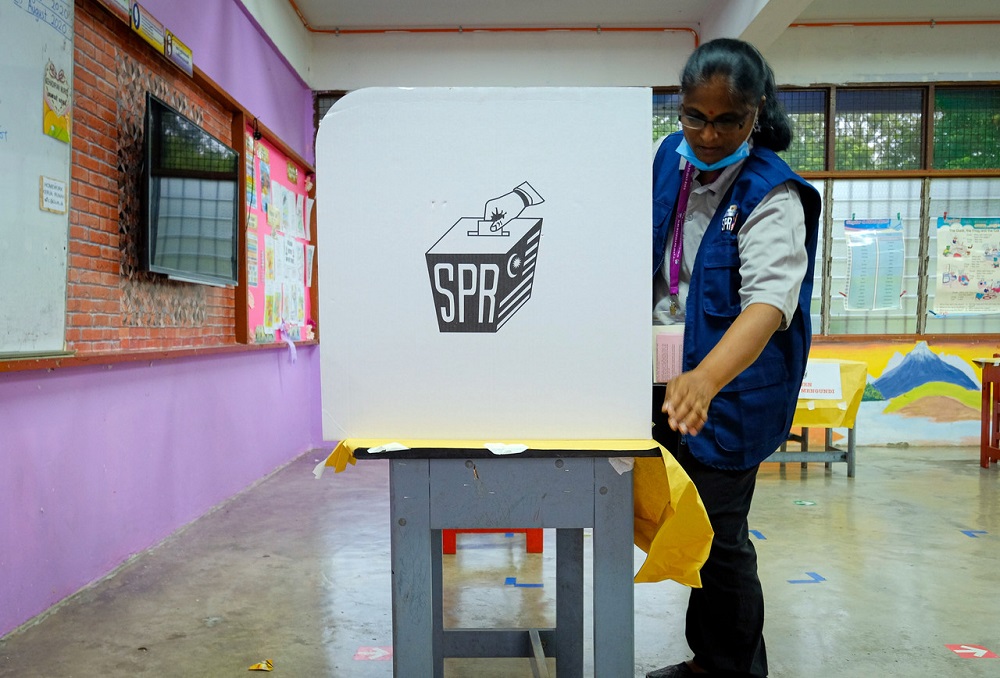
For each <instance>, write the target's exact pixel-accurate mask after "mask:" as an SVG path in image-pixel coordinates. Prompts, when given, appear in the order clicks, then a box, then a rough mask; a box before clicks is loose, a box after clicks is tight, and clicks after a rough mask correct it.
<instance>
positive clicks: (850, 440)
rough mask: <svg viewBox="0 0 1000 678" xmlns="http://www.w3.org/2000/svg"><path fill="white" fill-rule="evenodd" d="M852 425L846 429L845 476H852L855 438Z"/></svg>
mask: <svg viewBox="0 0 1000 678" xmlns="http://www.w3.org/2000/svg"><path fill="white" fill-rule="evenodd" d="M855 436H856V434H855V432H854V427H853V426H852V427H851V428H849V429H847V477H848V478H853V477H854V443H855V440H856V437H855Z"/></svg>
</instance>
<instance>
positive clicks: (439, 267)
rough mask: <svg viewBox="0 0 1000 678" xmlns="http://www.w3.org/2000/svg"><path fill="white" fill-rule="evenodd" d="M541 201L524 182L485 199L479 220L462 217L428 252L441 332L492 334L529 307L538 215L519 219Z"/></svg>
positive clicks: (539, 229) (538, 232)
mask: <svg viewBox="0 0 1000 678" xmlns="http://www.w3.org/2000/svg"><path fill="white" fill-rule="evenodd" d="M543 202H545V200H544V199H543V198H542V197H541V195H539V194H538V192H537V191H535V189H534V188H533V187H532V186H531V184H529V183H528V182H527V181H525V182H524V183H522V184H520V185H518V186H517V187H515V188H514V189H513V190H512V191H510V192H509V193H505V194H504V195H501V196H500V197H498V198H493V199H491V200H488V201H486V205H485V207H484V209H483V218H482V219H479V218H478V217H462V218H460V219H459V220H458V221H456V222H455V223H454V224H452V226H451V228H449V229H448V230H447V231H446V232H445V234H444V235H443V236H441V238H439V239H438V241H437V242H436V243H434V245H433V246H432V247H431V248H430V249H429V250H428V251H427V253H426V255H425V257H426V259H427V272H428V274H429V275H430V282H431V292H432V293H433V295H434V307H435V309H436V312H437V321H438V330H439V331H441V332H496V331H497V330H499V329H500V328H501V327H503V326H504V324H506V322H507V321H508V320H510V319H511V317H512V316H513V315H514V314H515V313H517V311H518V310H519V309H520V308H521V307H522V306H524V305H525V304H526V303H528V300H529V299H530V298H531V288H532V284H533V282H534V277H535V263H536V261H537V259H538V245H539V243H540V241H541V236H542V219H541V218H540V217H522V216H521V214H522V213H523V212H524V211H525V210H526V209H527V208H529V207H533V206H535V205H540V204H541V203H543Z"/></svg>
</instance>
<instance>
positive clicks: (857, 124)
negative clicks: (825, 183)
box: [833, 88, 924, 171]
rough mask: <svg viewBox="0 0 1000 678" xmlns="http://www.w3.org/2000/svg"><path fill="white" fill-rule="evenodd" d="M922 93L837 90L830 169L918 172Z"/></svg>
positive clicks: (903, 90) (912, 90)
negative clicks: (832, 159)
mask: <svg viewBox="0 0 1000 678" xmlns="http://www.w3.org/2000/svg"><path fill="white" fill-rule="evenodd" d="M923 97H924V90H922V89H917V88H913V89H908V88H893V89H876V88H870V89H838V90H837V99H836V107H835V110H836V113H835V116H834V130H833V133H834V160H835V162H834V169H838V170H883V171H886V170H908V169H920V168H921V166H922V155H923V134H922V127H921V123H922V120H923Z"/></svg>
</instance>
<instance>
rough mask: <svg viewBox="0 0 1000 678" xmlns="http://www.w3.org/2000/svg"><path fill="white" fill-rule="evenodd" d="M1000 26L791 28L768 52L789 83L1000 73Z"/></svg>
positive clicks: (929, 79)
mask: <svg viewBox="0 0 1000 678" xmlns="http://www.w3.org/2000/svg"><path fill="white" fill-rule="evenodd" d="M998 44H1000V26H936V27H934V28H931V27H929V26H928V27H925V26H894V27H870V28H869V27H858V28H848V27H834V28H789V29H788V30H786V31H785V32H784V33H783V34H782V35H781V37H780V38H778V40H777V41H775V43H774V44H773V45H771V46H770V47H769V48H768V49H767V50H766V51H765V56H766V57H767V59H768V60H769V61H770V63H771V66H772V67H773V68H774V70H775V73H776V74H777V77H778V81H779V83H780V84H784V85H809V84H818V83H831V84H838V83H866V82H949V81H970V80H994V81H995V80H997V79H998V78H1000V49H997V45H998Z"/></svg>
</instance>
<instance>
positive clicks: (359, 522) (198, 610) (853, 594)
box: [0, 448, 1000, 678]
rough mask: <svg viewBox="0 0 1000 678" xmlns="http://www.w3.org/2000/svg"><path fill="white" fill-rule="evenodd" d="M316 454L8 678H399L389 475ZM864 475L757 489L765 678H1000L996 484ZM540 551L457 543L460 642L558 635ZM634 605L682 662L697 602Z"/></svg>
mask: <svg viewBox="0 0 1000 678" xmlns="http://www.w3.org/2000/svg"><path fill="white" fill-rule="evenodd" d="M320 456H321V455H319V454H318V453H309V454H306V455H304V456H302V457H300V458H299V459H297V460H296V461H294V462H293V463H291V464H289V465H288V466H286V467H285V468H283V469H281V470H280V471H278V472H277V473H275V474H274V475H272V476H271V477H269V478H267V479H266V480H264V481H263V482H261V483H259V484H258V485H257V486H255V487H253V488H252V489H250V490H248V491H247V492H245V493H243V494H242V495H240V496H238V497H236V498H235V499H233V500H232V501H230V502H228V503H227V504H225V505H223V506H222V507H220V508H219V509H217V510H216V511H214V512H213V513H211V514H210V515H208V516H206V517H204V518H202V519H201V520H199V521H197V522H196V523H194V524H193V525H191V526H189V527H188V528H186V529H184V530H183V531H181V532H180V533H178V534H176V535H174V536H173V537H171V538H170V539H168V540H167V541H166V542H165V543H163V544H162V545H160V546H158V547H157V548H155V549H153V550H151V551H150V552H147V553H144V554H142V555H140V556H139V557H137V558H135V559H134V560H133V561H131V562H130V563H129V564H127V565H126V566H124V567H123V568H121V569H120V570H119V571H118V572H116V573H115V574H114V575H113V576H111V577H109V578H107V579H106V580H104V581H102V582H100V583H98V584H96V585H94V586H92V587H91V588H89V589H87V590H85V591H83V592H81V593H79V594H77V595H76V596H74V597H73V598H71V599H70V600H68V601H66V602H65V603H63V604H62V605H60V606H58V607H57V608H55V609H54V610H53V611H50V613H48V614H46V615H43V617H42V618H41V619H40V620H38V621H37V623H35V624H32V625H29V626H27V627H26V628H22V629H21V630H19V631H16V632H14V633H12V634H10V635H8V636H7V637H5V638H3V639H0V676H3V677H6V676H11V677H14V676H16V677H17V678H69V677H81V678H90V677H94V676H108V677H113V676H121V677H123V678H124V677H131V676H139V675H149V676H164V677H173V676H185V677H187V676H199V677H201V676H207V677H209V678H216V677H222V676H244V675H264V674H257V673H250V674H248V673H247V669H248V668H249V667H250V666H251V665H252V664H254V663H256V662H261V661H263V660H264V659H265V658H267V659H271V660H272V661H273V663H274V671H273V673H272V674H271V675H274V676H288V677H295V678H303V677H308V678H313V677H317V678H318V677H324V676H348V677H354V676H357V677H362V678H363V677H367V676H383V677H384V676H391V675H392V662H391V660H390V658H389V652H391V644H392V623H391V610H390V579H389V532H388V525H387V522H388V505H387V496H388V467H387V464H386V462H382V461H373V462H359V463H358V465H357V466H355V467H350V468H349V469H348V470H347V471H346V472H345V473H342V474H339V475H334V474H333V473H332V470H331V472H330V473H328V474H327V475H325V476H324V477H323V478H322V479H320V480H316V479H314V478H313V476H312V474H311V471H312V468H313V465H314V464H315V462H316V461H318V460H319V458H320ZM858 459H859V462H858V471H857V477H856V478H853V479H848V478H847V477H846V467H845V465H844V464H834V465H833V467H832V469H829V470H827V469H824V467H823V465H822V464H813V465H811V466H810V467H809V468H808V469H807V470H803V469H802V468H801V466H800V465H799V464H787V465H785V466H784V467H781V466H779V465H777V464H767V465H765V466H764V467H762V469H761V473H760V478H759V483H758V488H757V495H756V500H755V504H754V510H753V512H752V514H751V529H753V530H756V531H757V533H758V535H757V536H758V539H757V541H756V546H757V549H758V553H759V557H760V572H761V579H762V581H763V585H764V591H765V598H766V601H767V605H768V616H767V623H766V629H765V635H766V638H767V641H768V655H769V657H770V661H771V675H772V676H774V677H775V678H792V677H795V678H799V677H820V678H839V677H841V676H852V677H853V676H858V677H860V676H880V677H881V676H911V677H914V676H915V677H923V676H927V677H930V676H948V677H952V676H1000V658H990V657H988V656H987V657H982V658H978V657H976V656H975V654H977V653H978V650H976V649H975V647H968V648H965V649H964V650H963V648H962V647H961V646H962V645H966V646H977V647H983V648H986V649H988V650H990V651H992V653H995V654H1000V596H998V588H1000V586H998V585H1000V499H998V497H1000V486H998V483H1000V470H998V468H997V465H993V466H992V467H991V468H990V469H988V470H987V469H981V468H980V467H979V465H978V450H975V449H971V448H944V449H924V448H909V449H885V448H862V449H859V450H858ZM545 540H546V542H545V552H544V553H543V554H540V555H538V554H526V553H525V552H524V536H523V535H513V536H505V535H502V534H485V535H478V534H465V535H459V541H458V553H457V554H456V555H454V556H445V561H444V576H445V587H446V597H445V618H446V619H445V623H446V625H459V626H494V625H497V626H505V625H506V626H545V625H551V624H553V623H554V611H553V607H554V606H553V603H554V598H553V595H552V590H553V589H554V583H555V549H554V533H553V532H552V531H551V530H546V536H545ZM584 541H585V548H587V544H589V539H585V540H584ZM11 546H12V545H7V547H11ZM14 547H15V548H16V545H14ZM586 555H587V557H588V558H589V550H588V552H587V553H586ZM641 556H642V554H641V553H640V552H638V551H636V567H638V563H639V562H640V557H641ZM588 576H589V575H588ZM508 577H516V579H517V582H518V583H539V584H542V586H541V587H513V586H509V585H506V584H505V582H506V580H507V578H508ZM635 593H636V603H635V607H636V615H635V617H636V618H635V624H636V636H635V653H636V670H635V675H636V676H642V675H644V674H645V672H646V671H647V670H649V669H651V668H654V667H658V666H661V665H664V664H666V663H673V662H676V661H680V660H682V659H685V658H687V657H688V651H687V647H686V644H685V642H684V635H683V617H684V607H685V602H686V599H687V589H684V588H683V587H681V586H679V585H676V584H674V583H672V582H665V583H660V584H642V585H639V586H637V588H636V591H635ZM585 614H587V615H589V605H588V606H587V608H586V609H585ZM949 645H954V646H956V649H957V650H958V651H957V652H956V651H953V650H952V649H949V647H948V646H949ZM590 647H591V639H590V638H589V637H586V638H585V649H586V653H587V655H589V654H590V652H591V650H590ZM591 667H592V662H591V661H590V660H589V659H588V661H587V672H588V675H590V674H591V673H592V668H591ZM445 674H446V676H448V677H449V678H459V677H464V676H475V678H493V677H498V678H499V677H503V678H517V677H519V676H531V675H532V673H531V669H530V665H529V664H528V663H527V661H521V660H510V659H507V660H448V661H447V662H446V670H445ZM404 678H425V677H422V676H406V677H404ZM599 678H620V677H605V676H601V677H599ZM621 678H624V677H621Z"/></svg>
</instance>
